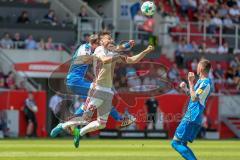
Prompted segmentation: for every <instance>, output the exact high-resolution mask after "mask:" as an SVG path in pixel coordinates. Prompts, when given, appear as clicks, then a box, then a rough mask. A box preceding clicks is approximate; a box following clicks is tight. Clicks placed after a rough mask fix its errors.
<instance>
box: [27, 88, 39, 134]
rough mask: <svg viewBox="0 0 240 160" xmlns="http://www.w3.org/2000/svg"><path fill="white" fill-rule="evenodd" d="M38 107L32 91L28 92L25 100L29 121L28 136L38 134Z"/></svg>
mask: <svg viewBox="0 0 240 160" xmlns="http://www.w3.org/2000/svg"><path fill="white" fill-rule="evenodd" d="M37 111H38V107H37V105H36V102H35V100H34V96H33V93H32V92H29V93H28V98H27V99H26V100H25V106H24V113H25V117H26V121H27V131H26V136H27V137H36V136H37V119H36V113H37Z"/></svg>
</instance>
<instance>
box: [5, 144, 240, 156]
mask: <svg viewBox="0 0 240 160" xmlns="http://www.w3.org/2000/svg"><path fill="white" fill-rule="evenodd" d="M189 146H190V147H191V148H192V149H193V151H194V152H195V154H196V156H197V157H198V159H199V160H240V141H238V140H228V141H223V140H222V141H220V140H219V141H206V140H196V141H195V142H194V143H193V144H190V145H189ZM0 160H182V158H181V157H180V156H179V155H178V154H177V153H176V152H175V151H174V150H173V149H172V148H171V146H170V141H169V140H99V139H96V140H81V142H80V148H78V149H75V148H74V147H73V142H72V140H70V139H36V140H35V139H34V140H24V139H21V140H0Z"/></svg>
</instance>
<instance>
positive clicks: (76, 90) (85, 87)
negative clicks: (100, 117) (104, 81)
mask: <svg viewBox="0 0 240 160" xmlns="http://www.w3.org/2000/svg"><path fill="white" fill-rule="evenodd" d="M91 84H92V83H91V82H88V81H78V82H77V83H67V88H68V89H69V90H70V91H71V92H72V93H73V94H75V95H80V96H83V97H84V98H86V97H87V96H88V91H89V89H90V87H91Z"/></svg>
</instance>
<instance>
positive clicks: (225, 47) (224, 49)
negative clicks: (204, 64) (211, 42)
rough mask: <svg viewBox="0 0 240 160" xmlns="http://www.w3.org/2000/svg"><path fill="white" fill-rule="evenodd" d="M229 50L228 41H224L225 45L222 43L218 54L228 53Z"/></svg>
mask: <svg viewBox="0 0 240 160" xmlns="http://www.w3.org/2000/svg"><path fill="white" fill-rule="evenodd" d="M228 51H229V49H228V44H227V43H224V45H220V46H219V47H218V54H227V53H228Z"/></svg>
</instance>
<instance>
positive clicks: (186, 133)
mask: <svg viewBox="0 0 240 160" xmlns="http://www.w3.org/2000/svg"><path fill="white" fill-rule="evenodd" d="M210 69H211V63H210V61H208V60H206V59H202V60H200V62H199V63H198V66H197V74H198V76H199V79H198V81H197V82H196V84H194V79H195V75H194V73H193V72H189V73H188V83H189V89H188V88H187V85H186V83H185V82H182V83H181V84H180V87H181V88H182V89H183V90H184V91H185V92H186V93H187V94H188V95H189V96H190V102H189V104H188V108H187V111H186V113H185V115H184V117H183V118H182V120H181V122H180V124H179V125H178V127H177V129H176V132H175V135H174V138H173V140H172V143H171V145H172V147H173V148H174V149H175V150H176V151H177V152H178V153H179V154H181V156H182V157H183V158H184V159H186V160H196V159H197V158H196V156H195V155H194V153H193V152H192V150H191V149H190V148H189V147H188V146H187V143H188V142H191V143H192V142H193V140H194V139H195V138H196V136H197V134H198V133H199V131H200V129H201V123H202V119H203V113H204V109H205V107H206V102H207V99H208V97H209V95H210V94H211V92H212V82H211V80H210V78H208V74H209V70H210Z"/></svg>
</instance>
